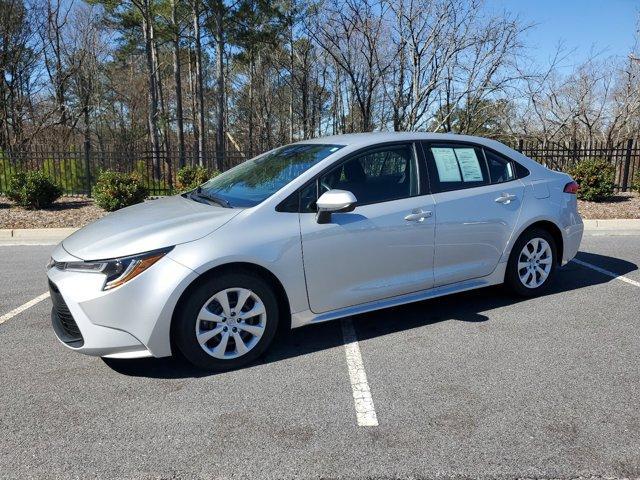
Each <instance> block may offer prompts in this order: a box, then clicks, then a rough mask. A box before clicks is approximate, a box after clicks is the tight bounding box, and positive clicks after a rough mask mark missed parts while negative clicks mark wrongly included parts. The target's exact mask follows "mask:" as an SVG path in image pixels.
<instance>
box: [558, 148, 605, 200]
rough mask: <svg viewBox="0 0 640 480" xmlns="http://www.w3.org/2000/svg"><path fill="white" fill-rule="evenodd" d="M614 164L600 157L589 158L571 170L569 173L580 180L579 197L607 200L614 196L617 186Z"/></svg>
mask: <svg viewBox="0 0 640 480" xmlns="http://www.w3.org/2000/svg"><path fill="white" fill-rule="evenodd" d="M615 173H616V171H615V168H614V166H613V165H612V164H611V163H610V162H608V161H606V160H604V159H600V158H587V159H584V160H582V161H580V162H579V163H578V164H577V165H576V166H575V167H573V168H572V169H570V170H569V174H570V175H571V176H572V177H573V179H574V180H575V181H576V182H578V185H580V189H579V190H578V198H579V199H580V200H587V201H590V202H599V201H602V200H607V199H609V198H611V197H612V196H613V189H614V187H615V184H614V178H615Z"/></svg>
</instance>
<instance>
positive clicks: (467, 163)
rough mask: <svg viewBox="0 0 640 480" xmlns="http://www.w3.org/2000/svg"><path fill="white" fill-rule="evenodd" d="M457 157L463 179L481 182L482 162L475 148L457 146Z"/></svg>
mask: <svg viewBox="0 0 640 480" xmlns="http://www.w3.org/2000/svg"><path fill="white" fill-rule="evenodd" d="M455 152H456V157H458V164H459V165H460V170H461V171H462V180H463V181H465V182H481V181H482V180H483V178H482V170H481V169H480V162H479V161H478V157H477V156H476V151H475V149H473V148H456V149H455Z"/></svg>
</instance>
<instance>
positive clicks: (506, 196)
mask: <svg viewBox="0 0 640 480" xmlns="http://www.w3.org/2000/svg"><path fill="white" fill-rule="evenodd" d="M516 198H517V197H516V196H515V195H512V194H510V193H502V194H501V195H500V196H499V197H498V198H496V202H497V203H503V204H505V205H508V204H509V203H511V200H515V199H516Z"/></svg>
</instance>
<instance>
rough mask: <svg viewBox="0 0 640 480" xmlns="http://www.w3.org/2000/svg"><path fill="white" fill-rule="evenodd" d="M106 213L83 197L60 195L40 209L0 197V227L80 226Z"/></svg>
mask: <svg viewBox="0 0 640 480" xmlns="http://www.w3.org/2000/svg"><path fill="white" fill-rule="evenodd" d="M106 214H107V212H105V211H104V210H102V209H101V208H100V207H97V206H96V205H95V204H94V203H93V201H92V200H90V199H87V198H83V197H62V198H60V199H58V200H57V201H56V202H55V203H54V204H53V205H52V206H51V207H49V208H46V209H42V210H28V209H26V208H23V207H19V206H17V205H15V204H14V203H13V202H11V201H10V200H9V199H7V198H6V197H0V228H54V227H82V226H84V225H86V224H87V223H91V222H93V221H94V220H97V219H98V218H100V217H103V216H104V215H106Z"/></svg>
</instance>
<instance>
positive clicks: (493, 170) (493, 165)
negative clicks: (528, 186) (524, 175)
mask: <svg viewBox="0 0 640 480" xmlns="http://www.w3.org/2000/svg"><path fill="white" fill-rule="evenodd" d="M484 155H485V157H486V159H487V167H488V168H489V178H490V179H491V183H503V182H510V181H511V180H515V179H516V176H517V175H516V170H515V165H514V163H513V162H511V161H509V160H507V159H506V158H504V157H501V156H499V155H496V154H495V153H493V152H492V151H491V150H486V149H485V150H484Z"/></svg>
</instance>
